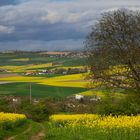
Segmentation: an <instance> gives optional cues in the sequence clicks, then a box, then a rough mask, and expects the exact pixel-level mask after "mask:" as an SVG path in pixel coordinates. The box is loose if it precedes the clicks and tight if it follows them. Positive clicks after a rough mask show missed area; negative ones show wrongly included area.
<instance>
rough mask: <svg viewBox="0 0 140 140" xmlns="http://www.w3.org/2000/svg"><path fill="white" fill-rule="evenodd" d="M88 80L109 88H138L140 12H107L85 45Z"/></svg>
mask: <svg viewBox="0 0 140 140" xmlns="http://www.w3.org/2000/svg"><path fill="white" fill-rule="evenodd" d="M85 46H86V52H87V53H86V54H87V56H88V65H89V67H90V69H91V78H92V79H93V80H94V81H95V80H97V81H100V82H102V83H103V84H107V85H109V86H117V87H125V88H139V87H140V12H139V11H130V10H126V9H123V10H117V11H112V12H107V13H104V14H103V15H102V18H101V19H100V20H99V21H98V22H97V23H96V24H95V26H94V27H93V28H92V31H91V32H90V33H89V35H88V36H87V39H86V41H85Z"/></svg>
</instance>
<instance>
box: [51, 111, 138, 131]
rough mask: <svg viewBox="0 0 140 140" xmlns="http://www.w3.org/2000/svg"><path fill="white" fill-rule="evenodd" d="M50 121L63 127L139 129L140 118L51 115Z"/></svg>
mask: <svg viewBox="0 0 140 140" xmlns="http://www.w3.org/2000/svg"><path fill="white" fill-rule="evenodd" d="M50 120H51V121H52V122H56V123H60V126H61V124H63V125H62V126H63V127H77V126H82V127H88V128H94V127H99V128H110V129H112V128H129V129H135V128H140V116H111V115H110V116H100V115H96V114H85V115H84V114H83V115H52V116H51V117H50Z"/></svg>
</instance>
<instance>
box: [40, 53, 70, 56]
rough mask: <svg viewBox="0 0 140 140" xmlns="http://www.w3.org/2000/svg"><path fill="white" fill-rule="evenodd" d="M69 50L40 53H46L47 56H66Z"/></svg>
mask: <svg viewBox="0 0 140 140" xmlns="http://www.w3.org/2000/svg"><path fill="white" fill-rule="evenodd" d="M70 53H71V52H44V53H41V54H45V55H48V56H49V57H66V56H68V55H69V54H70Z"/></svg>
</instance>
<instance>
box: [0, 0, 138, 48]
mask: <svg viewBox="0 0 140 140" xmlns="http://www.w3.org/2000/svg"><path fill="white" fill-rule="evenodd" d="M118 8H129V9H133V10H136V9H140V1H138V0H117V1H115V0H107V2H106V0H98V1H97V0H0V50H3V49H21V48H22V49H25V50H26V49H32V48H34V49H43V50H44V49H45V47H46V48H47V49H48V48H49V47H50V48H51V49H52V48H56V46H57V47H58V46H59V47H60V46H62V45H63V47H64V46H67V47H66V48H74V47H75V48H77V46H78V47H80V45H82V41H83V40H84V38H85V36H86V35H87V34H88V32H89V31H90V29H91V27H92V26H93V25H94V23H95V22H96V21H97V19H98V18H99V17H100V15H101V13H103V12H106V11H110V10H116V9H118ZM24 40H25V41H24ZM80 41H81V42H80ZM46 44H49V45H46ZM78 44H79V45H78ZM20 46H22V47H20Z"/></svg>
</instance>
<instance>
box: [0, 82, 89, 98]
mask: <svg viewBox="0 0 140 140" xmlns="http://www.w3.org/2000/svg"><path fill="white" fill-rule="evenodd" d="M86 90H87V89H86V88H72V87H57V86H48V85H41V84H35V83H32V96H33V97H66V96H70V95H73V94H78V93H80V92H84V91H86ZM29 93H30V83H9V84H3V85H0V95H16V96H20V95H24V96H29Z"/></svg>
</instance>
